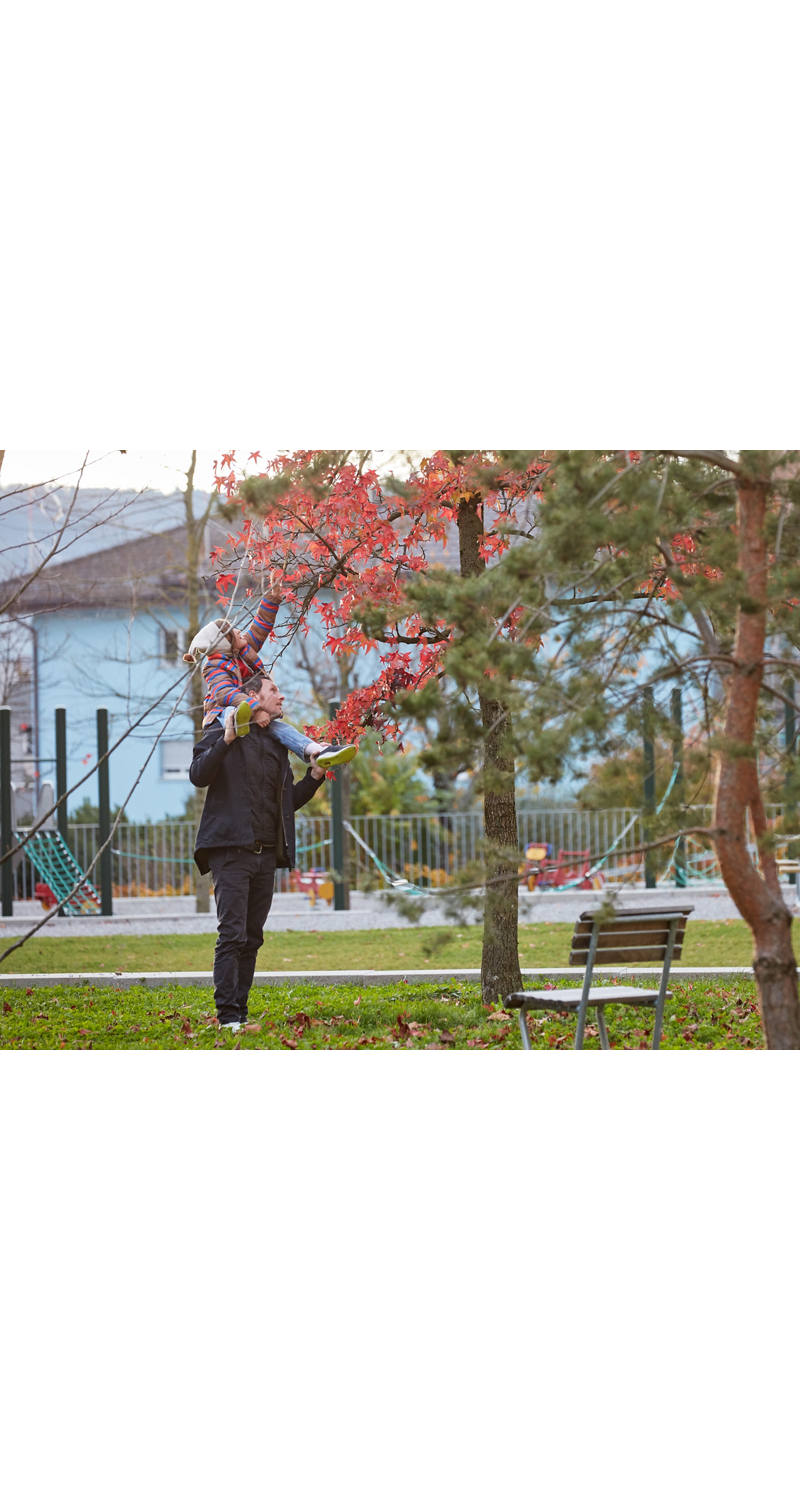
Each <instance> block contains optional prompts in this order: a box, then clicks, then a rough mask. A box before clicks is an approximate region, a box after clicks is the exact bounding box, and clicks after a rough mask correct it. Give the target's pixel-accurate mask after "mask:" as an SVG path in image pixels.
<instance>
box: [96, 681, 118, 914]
mask: <svg viewBox="0 0 800 1500" xmlns="http://www.w3.org/2000/svg"><path fill="white" fill-rule="evenodd" d="M97 804H98V822H99V827H98V830H97V836H98V843H99V844H100V845H101V846H102V845H103V844H105V843H106V840H107V839H109V838H110V835H111V802H110V797H109V775H108V709H107V708H98V710H97ZM111 859H112V855H111V844H110V843H108V844H107V845H106V848H105V849H104V850H103V852H102V854H101V855H100V858H99V860H98V866H99V877H100V878H99V881H98V885H99V888H100V914H101V916H103V917H111V916H113V914H114V905H113V892H112V865H111Z"/></svg>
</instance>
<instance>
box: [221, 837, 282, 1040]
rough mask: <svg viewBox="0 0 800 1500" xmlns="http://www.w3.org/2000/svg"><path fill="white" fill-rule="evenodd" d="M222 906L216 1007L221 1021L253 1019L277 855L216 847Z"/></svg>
mask: <svg viewBox="0 0 800 1500" xmlns="http://www.w3.org/2000/svg"><path fill="white" fill-rule="evenodd" d="M209 864H210V866H211V878H212V880H213V882H214V899H215V901H216V903H217V928H218V935H217V945H216V948H215V949H214V1004H215V1005H216V1007H217V1020H218V1021H219V1023H220V1025H222V1024H223V1023H224V1022H225V1021H246V1020H247V997H248V995H249V993H250V986H251V984H252V983H253V974H254V973H255V967H256V955H257V953H258V950H259V948H260V947H261V944H262V943H263V941H264V923H265V922H266V920H267V913H268V912H269V909H270V906H271V905H272V892H273V888H274V885H275V851H274V849H263V850H262V852H261V853H260V854H254V853H252V852H251V851H250V850H249V849H212V850H210V851H209Z"/></svg>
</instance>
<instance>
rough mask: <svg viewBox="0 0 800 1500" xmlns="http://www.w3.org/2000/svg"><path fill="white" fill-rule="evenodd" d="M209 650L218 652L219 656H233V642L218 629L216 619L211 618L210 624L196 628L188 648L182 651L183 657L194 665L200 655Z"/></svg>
mask: <svg viewBox="0 0 800 1500" xmlns="http://www.w3.org/2000/svg"><path fill="white" fill-rule="evenodd" d="M211 651H214V652H216V653H218V654H219V655H220V656H233V655H234V654H235V647H234V644H233V642H232V641H231V640H230V639H229V637H228V636H227V635H226V634H225V631H224V630H221V629H220V627H219V625H218V624H217V622H216V620H212V621H211V624H210V625H204V626H203V628H202V630H198V632H197V635H196V636H195V637H194V639H193V640H191V641H190V643H189V648H188V650H187V651H184V653H183V659H184V661H188V662H191V663H192V665H194V663H195V662H196V661H198V660H199V659H200V657H201V656H205V655H206V654H207V653H208V652H211Z"/></svg>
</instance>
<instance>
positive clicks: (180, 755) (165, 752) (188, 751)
mask: <svg viewBox="0 0 800 1500" xmlns="http://www.w3.org/2000/svg"><path fill="white" fill-rule="evenodd" d="M192 748H193V746H192V741H191V740H162V741H161V778H162V780H163V781H188V780H189V766H190V765H191V760H192Z"/></svg>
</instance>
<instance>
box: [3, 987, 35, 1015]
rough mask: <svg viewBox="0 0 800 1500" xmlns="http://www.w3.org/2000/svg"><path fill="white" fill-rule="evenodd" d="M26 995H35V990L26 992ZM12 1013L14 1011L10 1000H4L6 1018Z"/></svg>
mask: <svg viewBox="0 0 800 1500" xmlns="http://www.w3.org/2000/svg"><path fill="white" fill-rule="evenodd" d="M25 994H26V995H32V994H33V990H26V991H25ZM11 1011H12V1006H11V1005H10V1003H9V1001H8V1000H4V1001H3V1015H4V1016H10V1014H11Z"/></svg>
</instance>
